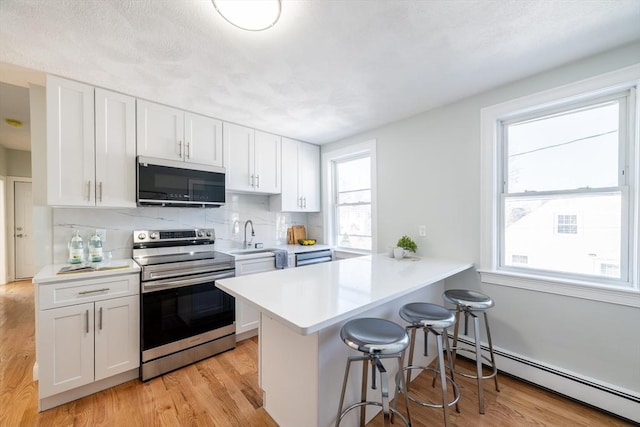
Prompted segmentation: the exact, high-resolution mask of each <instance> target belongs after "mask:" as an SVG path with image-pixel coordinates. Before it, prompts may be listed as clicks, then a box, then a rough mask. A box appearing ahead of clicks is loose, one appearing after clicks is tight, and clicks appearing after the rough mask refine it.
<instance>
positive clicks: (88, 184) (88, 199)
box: [87, 180, 91, 202]
mask: <svg viewBox="0 0 640 427" xmlns="http://www.w3.org/2000/svg"><path fill="white" fill-rule="evenodd" d="M87 201H89V202H90V201H91V180H89V182H87Z"/></svg>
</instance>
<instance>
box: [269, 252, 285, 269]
mask: <svg viewBox="0 0 640 427" xmlns="http://www.w3.org/2000/svg"><path fill="white" fill-rule="evenodd" d="M272 252H273V254H274V255H275V257H276V268H287V267H288V266H289V252H287V251H286V250H284V249H275V250H274V251H272Z"/></svg>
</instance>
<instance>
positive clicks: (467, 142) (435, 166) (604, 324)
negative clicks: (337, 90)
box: [322, 43, 640, 395]
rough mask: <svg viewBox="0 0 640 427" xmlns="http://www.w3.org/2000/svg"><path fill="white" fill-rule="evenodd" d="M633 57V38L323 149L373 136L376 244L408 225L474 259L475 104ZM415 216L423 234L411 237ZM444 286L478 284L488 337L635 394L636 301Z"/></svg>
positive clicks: (461, 280)
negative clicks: (487, 309) (487, 299)
mask: <svg viewBox="0 0 640 427" xmlns="http://www.w3.org/2000/svg"><path fill="white" fill-rule="evenodd" d="M639 60H640V43H635V44H633V45H628V46H624V47H622V48H619V49H615V50H612V51H609V52H606V53H604V54H601V55H598V56H595V57H592V58H588V59H586V60H583V61H579V62H576V63H572V64H569V65H567V66H565V67H562V68H559V69H556V70H553V71H550V72H547V73H543V74H540V75H537V76H534V77H531V78H528V79H525V80H522V81H518V82H515V83H513V84H509V85H506V86H503V87H500V88H497V89H495V90H491V91H488V92H485V93H482V94H479V95H476V96H472V97H469V98H466V99H463V100H461V101H459V102H456V103H454V104H451V105H448V106H445V107H442V108H438V109H435V110H432V111H428V112H425V113H423V114H420V115H417V116H415V117H412V118H409V119H406V120H403V121H399V122H395V123H392V124H389V125H387V126H383V127H380V128H378V129H375V130H372V131H369V132H365V133H363V134H359V135H356V136H353V137H349V138H346V139H344V140H341V141H337V142H335V143H333V144H330V145H328V146H323V147H322V149H323V150H327V149H328V150H332V149H336V148H338V147H341V146H344V145H349V144H354V143H359V142H362V141H366V140H369V139H373V138H375V139H376V140H377V144H378V145H377V150H378V151H377V152H378V165H377V168H378V177H377V180H378V235H379V238H378V248H377V249H378V252H382V251H383V250H384V248H385V247H386V246H387V245H390V244H393V243H394V242H395V241H396V240H397V239H398V238H399V237H400V236H401V235H402V234H408V235H409V236H411V237H413V238H414V240H416V242H417V244H418V246H419V253H421V254H426V255H433V256H442V257H449V258H456V259H462V260H469V261H473V262H475V263H476V265H477V264H479V260H480V252H479V251H480V242H479V241H480V232H479V226H480V109H481V108H483V107H486V106H490V105H494V104H497V103H500V102H504V101H507V100H510V99H514V98H517V97H521V96H525V95H529V94H532V93H535V92H539V91H542V90H546V89H550V88H553V87H556V86H560V85H563V84H567V83H571V82H574V81H578V80H581V79H584V78H587V77H591V76H594V75H598V74H601V73H604V72H607V71H611V70H614V69H618V68H622V67H625V66H628V65H632V64H633V63H637V62H638V61H639ZM443 84H446V82H443ZM417 90H419V89H417ZM420 224H425V225H426V227H427V237H426V238H425V239H423V238H419V237H418V225H420ZM446 287H447V288H452V287H472V288H480V289H481V290H482V291H484V292H486V293H487V294H489V295H491V296H492V297H493V298H494V299H495V301H496V306H495V307H494V308H493V309H491V313H490V315H491V322H492V323H491V326H492V335H493V338H494V345H497V346H499V347H501V348H503V349H505V350H507V351H511V352H514V353H517V354H520V355H523V356H525V357H528V358H532V359H536V360H538V361H541V362H543V363H546V364H549V365H555V366H557V367H559V368H561V369H565V370H567V371H572V372H575V373H577V374H579V375H583V376H585V377H588V378H591V379H594V380H596V381H598V382H602V383H608V384H612V385H615V386H616V387H621V388H625V389H628V390H631V391H633V392H634V393H636V394H638V395H640V334H639V333H638V325H640V309H638V308H632V307H625V306H619V305H614V304H607V303H600V302H596V301H589V300H583V299H577V298H570V297H562V296H557V295H550V294H545V293H539V292H532V291H526V290H521V289H514V288H508V287H501V286H496V285H490V284H481V283H479V279H478V276H477V274H475V273H469V274H463V275H459V276H458V277H456V278H455V280H449V281H447V283H446Z"/></svg>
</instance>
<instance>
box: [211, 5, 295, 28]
mask: <svg viewBox="0 0 640 427" xmlns="http://www.w3.org/2000/svg"><path fill="white" fill-rule="evenodd" d="M211 1H212V3H213V7H215V8H216V10H217V11H218V13H219V14H220V16H222V17H223V18H224V19H225V20H226V21H227V22H229V23H230V24H231V25H234V26H236V27H238V28H242V29H243V30H247V31H263V30H266V29H269V28H271V27H273V26H274V25H275V23H276V22H278V19H280V13H281V10H282V3H281V0H211Z"/></svg>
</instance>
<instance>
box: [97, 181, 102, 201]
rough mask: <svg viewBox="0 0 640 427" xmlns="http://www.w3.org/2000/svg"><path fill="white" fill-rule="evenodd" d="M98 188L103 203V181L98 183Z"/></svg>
mask: <svg viewBox="0 0 640 427" xmlns="http://www.w3.org/2000/svg"><path fill="white" fill-rule="evenodd" d="M98 188H99V189H100V201H101V202H102V181H100V182H99V183H98Z"/></svg>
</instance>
